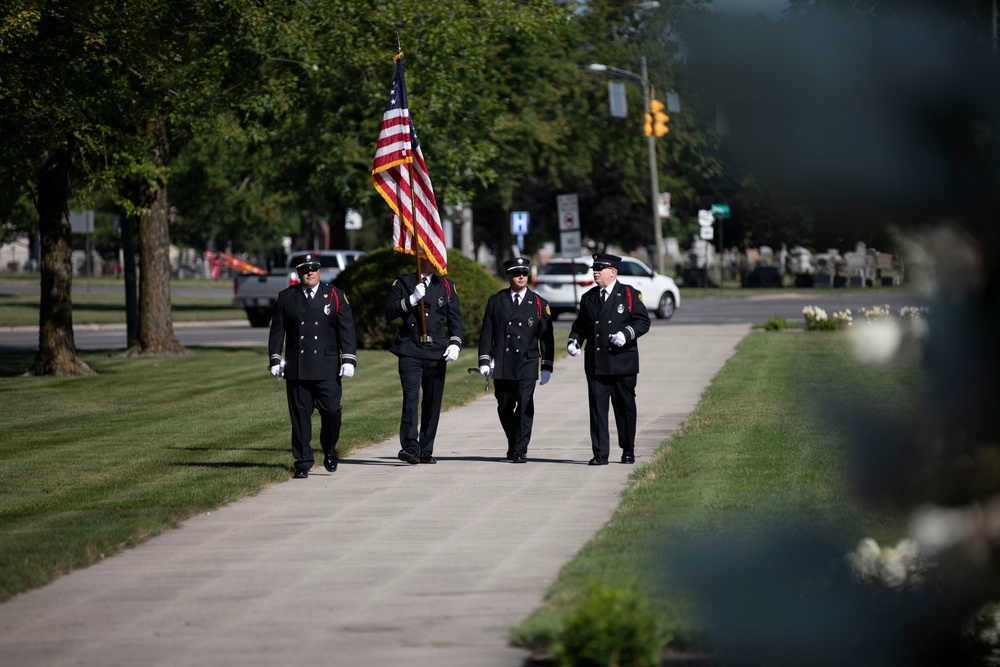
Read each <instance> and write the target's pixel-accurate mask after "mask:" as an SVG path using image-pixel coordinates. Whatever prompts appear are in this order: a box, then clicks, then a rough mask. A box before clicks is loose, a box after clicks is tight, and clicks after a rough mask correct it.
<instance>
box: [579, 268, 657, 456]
mask: <svg viewBox="0 0 1000 667" xmlns="http://www.w3.org/2000/svg"><path fill="white" fill-rule="evenodd" d="M620 263H621V257H618V256H616V255H609V254H607V253H603V252H602V253H597V254H596V255H594V263H593V265H592V266H591V267H590V268H591V269H593V271H594V282H596V283H597V286H596V287H594V288H592V289H590V290H588V291H587V292H586V293H585V294H584V295H583V297H582V298H581V299H580V314H579V315H578V316H577V318H576V321H575V322H573V327H572V329H571V330H570V334H569V344H568V345H567V348H566V349H567V350H568V351H569V353H570V355H572V356H574V357H576V356H579V354H580V348H581V347H583V348H584V357H583V368H584V372H585V373H586V374H587V399H588V403H589V404H590V443H591V446H592V448H593V450H594V458H592V459H591V460H590V465H607V463H608V456H609V455H610V441H609V436H608V400H609V399H610V401H611V405H612V407H613V408H614V411H615V426H617V427H618V446H619V447H620V448H621V450H622V459H621V461H622V463H635V422H636V411H635V385H636V379H637V377H636V376H637V375H638V374H639V348H638V346H637V343H636V341H637V340H638V338H639V336H641V335H643V334H644V333H646V332H647V331H649V313H648V312H647V311H646V306H645V304H643V302H642V294H641V293H640V292H639V290H637V289H635V288H634V287H630V286H629V285H623V284H622V283H620V282H618V265H619V264H620Z"/></svg>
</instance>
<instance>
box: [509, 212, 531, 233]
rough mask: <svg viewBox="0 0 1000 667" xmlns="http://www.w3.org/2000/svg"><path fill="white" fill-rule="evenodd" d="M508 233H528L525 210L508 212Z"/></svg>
mask: <svg viewBox="0 0 1000 667" xmlns="http://www.w3.org/2000/svg"><path fill="white" fill-rule="evenodd" d="M510 233H511V234H527V233H528V212H527V211H511V212H510Z"/></svg>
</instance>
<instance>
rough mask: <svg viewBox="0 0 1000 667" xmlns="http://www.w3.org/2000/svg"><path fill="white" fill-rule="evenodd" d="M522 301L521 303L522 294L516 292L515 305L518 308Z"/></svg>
mask: <svg viewBox="0 0 1000 667" xmlns="http://www.w3.org/2000/svg"><path fill="white" fill-rule="evenodd" d="M520 303H521V295H520V294H515V295H514V307H515V308H517V307H518V305H520Z"/></svg>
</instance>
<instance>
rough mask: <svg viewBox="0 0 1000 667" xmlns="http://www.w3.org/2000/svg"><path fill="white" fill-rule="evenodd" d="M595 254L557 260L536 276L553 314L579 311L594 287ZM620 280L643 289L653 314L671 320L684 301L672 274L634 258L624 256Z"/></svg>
mask: <svg viewBox="0 0 1000 667" xmlns="http://www.w3.org/2000/svg"><path fill="white" fill-rule="evenodd" d="M593 263H594V262H593V258H591V257H576V258H574V259H553V260H551V261H550V262H549V263H548V264H547V265H545V267H543V268H542V269H541V270H540V271H539V272H538V275H537V276H536V278H535V284H534V290H535V291H536V292H538V294H539V295H541V297H542V298H544V299H545V300H546V301H548V302H549V306H550V307H551V309H552V315H553V317H558V316H559V314H560V313H576V309H577V307H578V306H579V304H580V297H582V296H583V293H584V292H586V291H587V290H589V289H590V288H592V287H593V286H594V285H595V284H596V283H595V282H594V272H593V271H592V270H591V268H590V265H591V264H593ZM618 280H619V281H620V282H622V283H623V284H625V285H631V286H632V287H635V288H636V289H637V290H639V291H640V292H642V301H643V303H644V304H646V308H647V309H648V310H649V312H650V313H653V314H655V315H656V316H657V317H658V318H660V319H664V320H669V319H670V318H671V317H673V314H674V311H675V310H676V309H677V307H678V306H680V304H681V293H680V290H678V289H677V284H676V283H674V281H673V279H672V278H670V277H669V276H661V275H660V274H658V273H656V272H655V271H652V270H650V268H649V267H647V266H646V265H645V264H643V263H642V262H640V261H639V260H637V259H634V258H632V257H622V262H621V265H620V266H619V267H618Z"/></svg>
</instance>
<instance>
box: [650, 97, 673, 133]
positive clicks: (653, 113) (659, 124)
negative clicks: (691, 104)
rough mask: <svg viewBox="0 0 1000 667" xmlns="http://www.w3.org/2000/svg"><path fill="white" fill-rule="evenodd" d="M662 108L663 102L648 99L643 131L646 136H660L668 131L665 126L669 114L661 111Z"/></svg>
mask: <svg viewBox="0 0 1000 667" xmlns="http://www.w3.org/2000/svg"><path fill="white" fill-rule="evenodd" d="M663 108H664V107H663V102H661V101H659V100H650V101H649V113H647V114H646V129H645V132H644V134H645V135H646V136H647V137H648V136H650V135H653V136H656V137H662V136H663V135H664V134H666V133H667V132H669V131H670V128H668V127H667V121H669V120H670V116H668V115H667V114H665V113H663Z"/></svg>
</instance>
